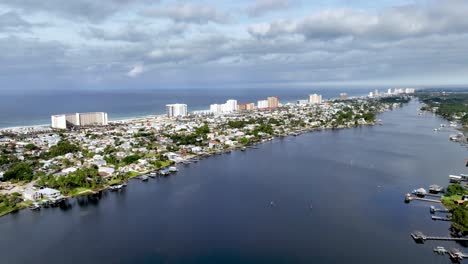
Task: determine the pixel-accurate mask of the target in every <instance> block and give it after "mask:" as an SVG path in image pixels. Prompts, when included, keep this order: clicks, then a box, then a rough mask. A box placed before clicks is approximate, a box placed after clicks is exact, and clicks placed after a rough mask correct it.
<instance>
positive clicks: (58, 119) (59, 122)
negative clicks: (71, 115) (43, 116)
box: [51, 115, 67, 129]
mask: <svg viewBox="0 0 468 264" xmlns="http://www.w3.org/2000/svg"><path fill="white" fill-rule="evenodd" d="M51 121H52V128H56V129H66V128H67V117H66V116H65V115H53V116H51Z"/></svg>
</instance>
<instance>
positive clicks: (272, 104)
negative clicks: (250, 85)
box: [267, 96, 279, 109]
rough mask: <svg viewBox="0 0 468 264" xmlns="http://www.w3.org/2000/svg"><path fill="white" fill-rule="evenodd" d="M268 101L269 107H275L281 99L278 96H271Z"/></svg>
mask: <svg viewBox="0 0 468 264" xmlns="http://www.w3.org/2000/svg"><path fill="white" fill-rule="evenodd" d="M267 101H268V108H270V109H275V108H278V106H279V100H278V97H277V96H271V97H268V98H267Z"/></svg>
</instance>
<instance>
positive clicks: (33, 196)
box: [23, 189, 42, 201]
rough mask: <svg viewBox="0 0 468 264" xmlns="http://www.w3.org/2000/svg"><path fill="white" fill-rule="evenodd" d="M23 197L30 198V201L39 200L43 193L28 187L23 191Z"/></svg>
mask: <svg viewBox="0 0 468 264" xmlns="http://www.w3.org/2000/svg"><path fill="white" fill-rule="evenodd" d="M23 198H24V199H25V200H30V201H37V200H40V199H41V198H42V194H41V193H40V192H38V191H35V190H33V189H27V190H25V191H24V192H23Z"/></svg>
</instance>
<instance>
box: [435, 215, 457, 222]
mask: <svg viewBox="0 0 468 264" xmlns="http://www.w3.org/2000/svg"><path fill="white" fill-rule="evenodd" d="M431 218H432V220H434V221H436V220H438V221H452V218H450V217H443V216H435V215H433V216H432V217H431Z"/></svg>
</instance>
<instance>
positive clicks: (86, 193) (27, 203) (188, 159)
mask: <svg viewBox="0 0 468 264" xmlns="http://www.w3.org/2000/svg"><path fill="white" fill-rule="evenodd" d="M391 111H393V110H391ZM381 113H383V112H379V113H376V114H381ZM138 119H140V118H136V119H128V120H127V121H128V122H131V121H136V120H138ZM378 124H379V122H377V121H373V122H372V123H367V124H361V125H357V126H354V127H347V126H342V127H329V128H328V127H325V128H321V127H318V128H304V129H298V130H294V131H291V132H290V133H288V134H282V135H279V136H276V137H275V136H271V137H267V138H262V139H261V140H258V141H253V142H251V143H249V144H242V145H238V146H233V147H228V148H225V149H220V150H216V151H209V152H202V153H197V154H193V155H190V156H189V157H186V158H183V159H182V160H181V161H178V162H171V163H169V164H168V165H165V166H162V167H160V168H157V169H152V170H148V171H143V172H137V171H134V174H133V175H131V176H129V177H128V178H127V179H122V180H121V181H119V182H115V183H112V184H108V185H105V186H102V187H101V188H98V189H95V190H92V189H86V190H83V191H82V192H79V193H77V194H74V195H62V197H61V201H60V202H59V204H60V203H61V202H66V201H67V200H68V199H71V198H78V197H84V196H90V195H96V194H98V193H100V192H103V191H111V187H112V186H114V185H123V186H122V187H126V185H127V184H129V181H130V180H131V179H137V178H140V177H142V176H145V175H148V174H150V173H152V172H156V173H157V176H156V177H170V176H171V174H173V173H176V172H171V173H170V174H167V175H161V174H159V172H160V171H161V170H165V169H167V168H169V167H171V166H177V165H179V164H183V165H190V163H191V161H192V160H197V162H198V161H201V160H202V159H208V158H210V157H211V156H216V155H224V154H229V153H231V152H232V151H247V150H248V149H251V148H256V147H255V146H257V145H260V144H263V143H266V142H271V141H273V140H274V139H284V138H286V137H296V136H301V135H302V134H305V133H314V132H317V131H332V130H341V129H356V128H359V127H363V126H375V125H378ZM187 162H188V163H187ZM46 201H49V200H48V199H46ZM49 202H50V201H49ZM33 203H34V202H31V201H23V202H22V205H21V206H20V207H18V208H15V209H13V210H9V211H7V212H3V213H0V217H2V216H5V215H8V214H10V213H15V212H18V211H20V210H23V209H28V208H29V207H30V205H31V204H33ZM36 203H37V201H36Z"/></svg>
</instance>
